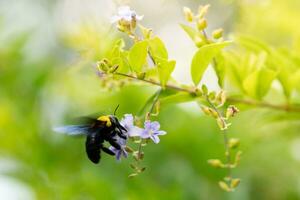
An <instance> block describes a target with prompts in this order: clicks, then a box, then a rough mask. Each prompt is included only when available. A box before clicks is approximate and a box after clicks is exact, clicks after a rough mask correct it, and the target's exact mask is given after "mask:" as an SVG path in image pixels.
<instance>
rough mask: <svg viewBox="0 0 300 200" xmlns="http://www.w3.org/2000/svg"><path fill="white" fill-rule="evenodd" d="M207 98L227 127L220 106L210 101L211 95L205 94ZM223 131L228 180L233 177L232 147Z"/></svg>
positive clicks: (224, 130)
mask: <svg viewBox="0 0 300 200" xmlns="http://www.w3.org/2000/svg"><path fill="white" fill-rule="evenodd" d="M205 99H206V101H207V103H208V104H209V105H210V107H211V108H212V109H213V110H214V111H215V112H216V113H217V114H218V118H219V119H220V120H221V122H222V124H223V127H226V126H227V124H226V121H225V120H224V117H223V115H222V114H221V112H220V111H219V110H218V108H217V107H216V106H215V105H214V104H213V103H212V102H211V101H210V99H209V97H208V96H207V95H205ZM222 132H223V141H224V147H225V156H226V162H227V163H226V165H227V170H228V171H227V177H228V179H229V180H228V182H230V180H231V179H232V176H231V152H230V147H229V142H228V135H227V132H226V129H223V130H222Z"/></svg>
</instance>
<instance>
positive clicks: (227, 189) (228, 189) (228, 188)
mask: <svg viewBox="0 0 300 200" xmlns="http://www.w3.org/2000/svg"><path fill="white" fill-rule="evenodd" d="M219 186H220V188H221V189H222V190H224V191H226V192H231V188H230V187H229V186H228V185H227V183H225V182H224V181H219Z"/></svg>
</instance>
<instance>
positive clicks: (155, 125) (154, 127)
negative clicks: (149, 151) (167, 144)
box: [151, 121, 160, 131]
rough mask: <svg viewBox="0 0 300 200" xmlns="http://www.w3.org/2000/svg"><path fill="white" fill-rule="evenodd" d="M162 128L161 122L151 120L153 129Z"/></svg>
mask: <svg viewBox="0 0 300 200" xmlns="http://www.w3.org/2000/svg"><path fill="white" fill-rule="evenodd" d="M159 128H160V124H159V122H157V121H154V122H151V130H152V131H158V130H159Z"/></svg>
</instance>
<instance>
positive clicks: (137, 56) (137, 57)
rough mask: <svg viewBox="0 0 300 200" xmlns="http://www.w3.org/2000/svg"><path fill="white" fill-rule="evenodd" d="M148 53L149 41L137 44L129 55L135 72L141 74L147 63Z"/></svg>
mask: <svg viewBox="0 0 300 200" xmlns="http://www.w3.org/2000/svg"><path fill="white" fill-rule="evenodd" d="M147 53H148V42H147V41H141V42H137V43H135V44H134V45H133V46H132V47H131V49H130V51H129V55H128V59H129V64H130V66H131V67H132V69H133V71H135V72H137V73H138V72H141V71H142V68H143V65H144V64H145V62H146V58H147Z"/></svg>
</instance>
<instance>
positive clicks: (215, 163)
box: [207, 159, 224, 168]
mask: <svg viewBox="0 0 300 200" xmlns="http://www.w3.org/2000/svg"><path fill="white" fill-rule="evenodd" d="M207 162H208V164H209V165H210V166H212V167H215V168H222V167H224V164H223V163H222V162H221V161H220V160H219V159H210V160H208V161H207Z"/></svg>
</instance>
